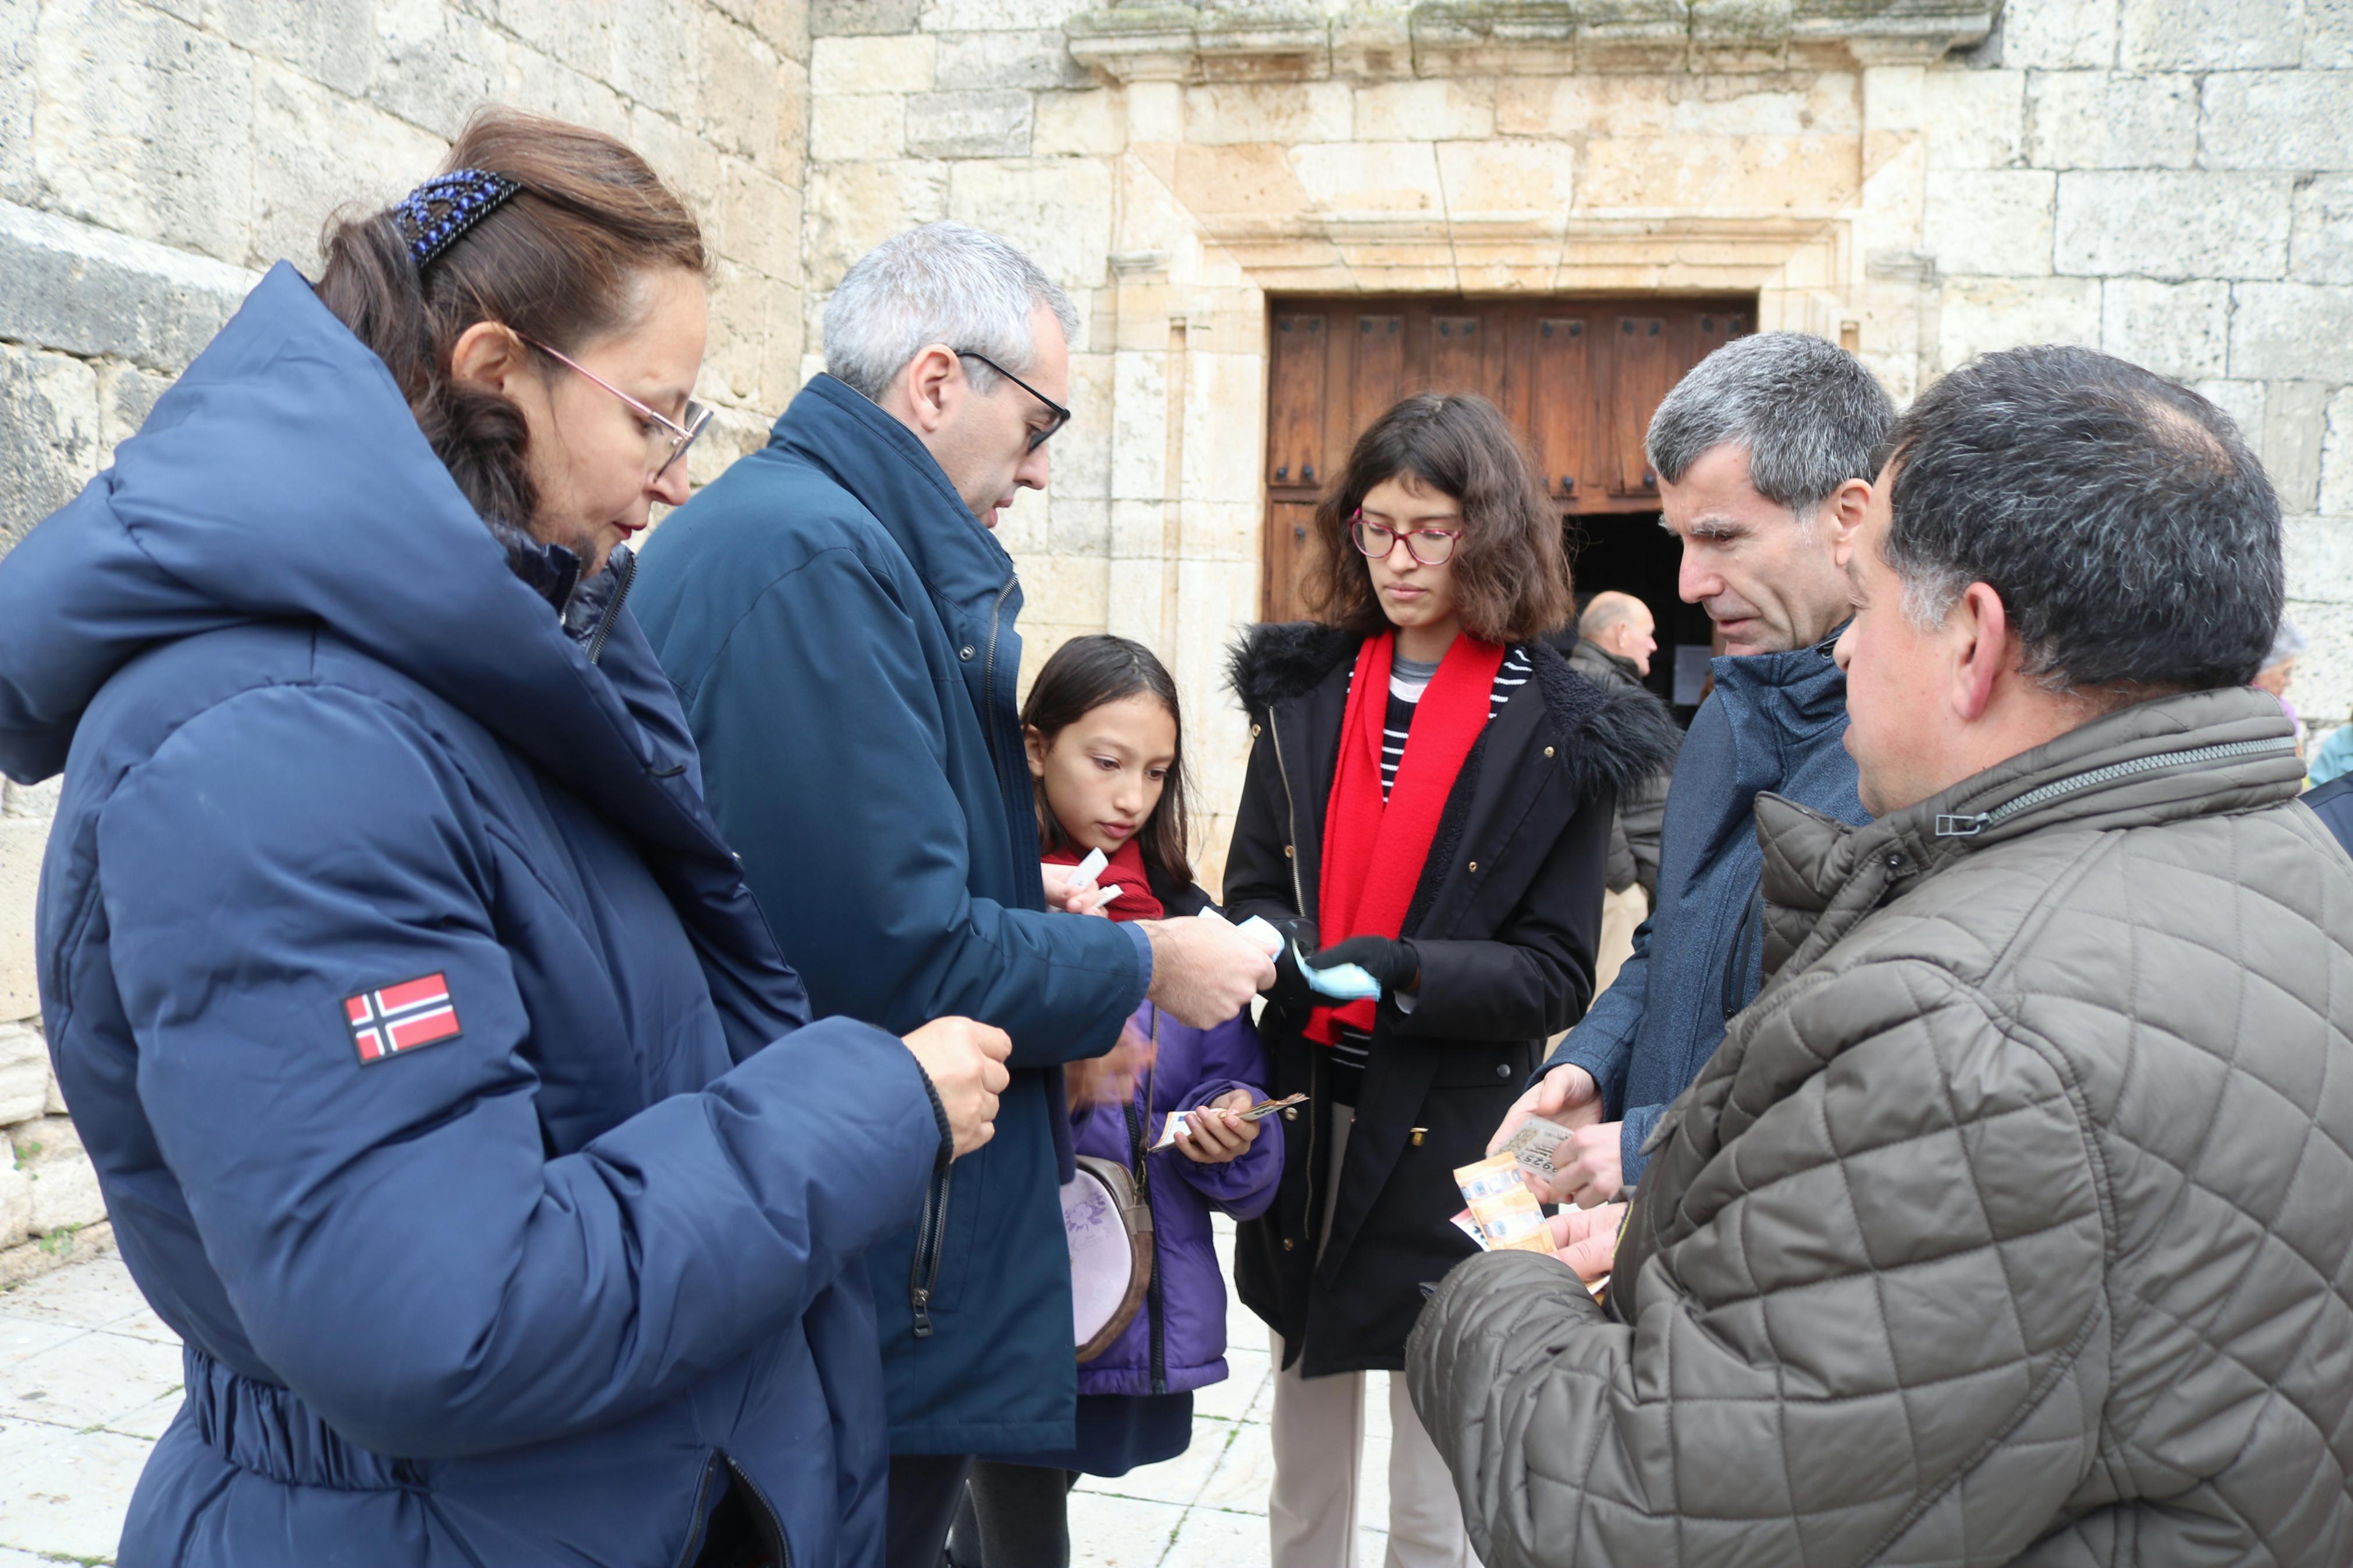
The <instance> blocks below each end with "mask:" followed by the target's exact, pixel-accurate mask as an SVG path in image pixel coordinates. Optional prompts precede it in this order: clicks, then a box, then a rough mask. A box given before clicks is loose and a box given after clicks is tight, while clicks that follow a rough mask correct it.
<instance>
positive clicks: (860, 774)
mask: <svg viewBox="0 0 2353 1568" xmlns="http://www.w3.org/2000/svg"><path fill="white" fill-rule="evenodd" d="M1077 324H1078V319H1077V314H1076V312H1075V311H1074V310H1072V309H1071V303H1070V300H1069V299H1068V298H1067V297H1066V296H1065V295H1064V294H1063V293H1062V291H1061V289H1059V288H1057V287H1056V286H1055V285H1054V284H1053V283H1052V282H1051V281H1050V279H1047V278H1046V276H1045V275H1044V274H1043V273H1042V272H1040V271H1039V269H1038V268H1037V267H1036V265H1035V264H1034V263H1033V262H1031V261H1030V260H1029V258H1027V257H1024V256H1023V255H1022V254H1021V253H1020V252H1019V251H1018V250H1016V249H1014V248H1013V247H1011V246H1009V245H1008V244H1007V243H1006V242H1005V241H1003V240H1002V239H1000V238H998V237H996V236H994V235H990V234H987V233H985V232H984V231H982V230H979V229H975V228H970V227H967V226H964V225H961V224H934V225H930V226H926V227H924V228H920V229H915V230H911V231H909V232H908V233H905V234H902V235H900V236H898V237H895V238H892V239H891V240H888V241H885V242H884V243H883V244H882V245H881V246H880V247H876V249H875V250H874V251H872V252H871V253H870V254H869V255H867V256H866V257H865V258H861V259H860V261H859V262H858V263H857V264H856V265H855V266H854V267H852V268H850V269H849V272H848V273H847V274H846V275H845V276H844V277H843V279H842V280H841V283H840V285H839V287H838V288H837V289H835V291H834V294H833V298H832V299H831V300H830V301H829V302H828V305H827V309H826V318H825V336H826V357H827V360H828V363H829V364H830V365H831V366H832V374H825V375H819V376H818V377H817V378H816V379H815V380H813V381H811V382H810V383H809V384H808V385H807V387H805V388H804V389H803V390H802V392H801V394H800V395H799V396H798V397H797V398H796V399H795V400H794V402H793V405H792V406H791V407H790V408H789V409H787V410H786V413H785V415H784V416H783V417H782V418H781V419H779V420H778V421H777V422H776V430H775V433H774V435H773V437H772V438H771V439H770V442H769V444H768V446H767V447H765V449H764V450H762V451H759V452H756V453H754V454H753V455H752V456H750V457H748V458H744V459H743V460H742V461H741V462H739V463H737V464H736V465H735V466H734V467H733V468H730V469H729V470H728V471H727V473H726V474H725V475H723V477H722V478H721V479H719V480H718V481H717V482H715V483H713V484H712V485H711V486H710V487H709V488H708V489H705V490H703V491H702V494H701V495H699V496H697V497H696V498H695V500H693V501H692V502H691V503H690V504H689V505H687V506H686V507H684V508H683V509H681V510H680V512H679V513H678V515H677V516H675V517H673V518H671V519H670V520H669V521H666V522H665V523H663V525H662V526H661V528H660V529H659V531H658V534H657V536H656V538H655V539H654V540H653V541H652V542H650V543H649V546H648V549H647V553H646V557H645V563H644V567H643V570H642V572H641V573H640V577H641V578H642V581H641V583H640V584H639V590H640V591H639V594H638V614H639V615H640V616H642V617H643V619H644V622H645V626H646V630H647V633H648V635H649V637H651V639H652V641H653V644H654V647H655V649H656V650H657V652H658V653H659V656H660V658H661V661H662V665H663V668H665V669H667V670H668V671H669V673H670V679H671V681H672V682H673V683H674V684H675V685H676V686H677V688H678V691H679V694H680V697H681V700H683V702H684V705H685V708H686V712H687V718H688V721H689V722H690V724H691V726H692V728H693V731H694V737H695V741H696V742H697V744H698V745H699V746H700V747H701V749H702V760H703V776H704V782H705V787H706V788H707V790H708V791H709V794H710V798H711V804H712V810H713V811H714V812H716V813H717V815H718V817H719V820H720V823H721V825H722V826H723V827H724V828H725V829H726V832H727V837H728V839H729V841H730V842H731V843H733V845H734V846H735V847H737V849H738V850H740V852H741V853H742V854H743V857H744V870H745V874H746V875H747V876H748V877H749V879H750V880H751V884H752V889H753V891H754V893H755V894H756V895H757V896H758V897H759V900H760V902H761V905H762V907H763V908H764V909H765V910H766V912H767V916H768V919H769V921H770V922H771V923H773V924H774V925H775V926H776V930H777V932H778V934H779V936H780V937H781V938H782V939H783V941H784V942H785V943H786V946H787V947H788V948H789V949H790V950H791V952H793V955H794V958H795V961H796V963H798V965H799V966H800V968H801V971H802V973H804V974H805V975H806V976H807V983H808V987H809V994H810V999H811V1001H812V1002H813V1004H814V1005H815V1006H816V1009H817V1011H818V1013H819V1014H821V1015H823V1014H847V1015H849V1016H852V1017H857V1018H862V1019H865V1020H867V1021H869V1022H871V1023H875V1024H879V1025H881V1026H883V1027H885V1028H890V1027H893V1026H895V1021H896V1020H901V1019H913V1018H927V1017H931V1016H934V1015H935V1014H937V1013H939V1012H941V1011H942V1010H947V1011H952V1012H955V1013H958V1014H962V1015H966V1016H972V1017H975V1018H977V1019H979V1020H981V1021H982V1022H984V1023H989V1024H994V1025H997V1026H999V1027H1001V1028H1003V1029H1004V1030H1006V1031H1007V1032H1008V1034H1010V1035H1011V1036H1012V1037H1013V1055H1012V1057H1011V1058H1010V1065H1011V1067H1012V1068H1014V1069H1015V1070H1014V1073H1013V1081H1012V1084H1011V1086H1010V1087H1009V1088H1008V1089H1006V1091H1005V1094H1004V1096H1003V1100H1002V1103H1001V1105H1000V1108H999V1110H998V1114H997V1136H996V1139H995V1141H994V1142H991V1143H990V1144H989V1145H988V1146H987V1148H986V1149H984V1150H983V1151H981V1152H980V1153H978V1154H977V1155H975V1156H973V1157H971V1158H969V1159H967V1160H966V1161H965V1162H963V1163H962V1164H961V1165H959V1166H958V1167H957V1171H956V1179H955V1181H953V1182H951V1181H950V1180H949V1179H948V1173H947V1172H946V1171H945V1170H943V1171H942V1173H941V1174H940V1178H939V1180H938V1181H937V1182H935V1183H934V1186H933V1189H932V1191H931V1192H930V1193H929V1194H928V1195H927V1200H926V1202H925V1205H924V1207H923V1214H922V1216H921V1218H920V1220H919V1222H918V1223H917V1224H916V1225H914V1226H910V1227H908V1228H905V1229H903V1230H902V1231H900V1232H899V1233H898V1234H897V1235H896V1236H894V1237H891V1238H890V1239H888V1240H886V1241H885V1242H883V1243H882V1244H881V1245H880V1246H878V1247H875V1249H874V1250H873V1252H872V1253H871V1254H870V1256H869V1258H868V1263H869V1267H870V1271H871V1276H872V1279H873V1281H874V1294H875V1301H876V1306H877V1309H878V1310H879V1312H880V1314H881V1334H882V1361H883V1372H884V1376H885V1379H886V1383H887V1385H888V1389H889V1396H890V1410H891V1444H892V1455H893V1458H892V1467H891V1485H892V1540H891V1562H892V1563H893V1564H894V1568H895V1565H898V1564H907V1565H911V1568H913V1565H920V1568H936V1565H937V1563H938V1562H939V1557H940V1551H941V1547H942V1543H943V1542H944V1541H945V1539H946V1536H947V1531H948V1527H949V1525H950V1523H951V1522H952V1521H953V1518H954V1511H955V1503H956V1500H957V1499H958V1497H959V1495H960V1494H961V1491H962V1488H963V1481H964V1477H965V1470H966V1469H967V1468H968V1467H969V1464H970V1460H971V1458H972V1457H973V1456H975V1455H980V1454H1023V1453H1038V1452H1042V1451H1046V1450H1050V1449H1058V1448H1067V1447H1070V1446H1071V1441H1072V1421H1073V1415H1074V1412H1075V1409H1076V1397H1077V1394H1076V1375H1075V1374H1076V1363H1075V1359H1074V1355H1073V1345H1072V1342H1071V1286H1070V1267H1069V1263H1068V1253H1067V1249H1066V1245H1065V1242H1064V1237H1063V1231H1062V1225H1061V1219H1060V1205H1059V1203H1058V1202H1057V1200H1056V1193H1057V1190H1058V1188H1059V1187H1060V1184H1061V1183H1062V1182H1064V1181H1066V1180H1068V1179H1069V1178H1070V1175H1071V1169H1072V1166H1071V1133H1070V1121H1069V1117H1068V1115H1067V1114H1066V1111H1065V1108H1064V1104H1063V1098H1062V1071H1061V1068H1062V1064H1063V1063H1065V1062H1067V1061H1071V1060H1074V1059H1077V1058H1085V1057H1092V1056H1097V1055H1100V1054H1102V1053H1103V1051H1105V1050H1107V1049H1109V1048H1110V1047H1112V1046H1113V1044H1114V1042H1115V1041H1116V1040H1117V1038H1118V1036H1119V1030H1120V1026H1121V1024H1122V1022H1123V1021H1124V1020H1125V1019H1126V1017H1127V1016H1128V1015H1129V1014H1131V1013H1132V1012H1134V1010H1135V1007H1136V1005H1137V1004H1138V1003H1139V1002H1141V1001H1142V1000H1143V999H1144V998H1145V995H1146V994H1150V995H1151V997H1152V998H1153V1000H1155V1002H1158V1003H1159V1004H1160V1005H1162V1006H1163V1007H1164V1008H1166V1010H1167V1011H1168V1012H1170V1013H1171V1014H1173V1015H1175V1016H1177V1017H1178V1018H1180V1019H1181V1020H1183V1021H1184V1022H1186V1023H1188V1024H1194V1025H1197V1026H1202V1027H1207V1026H1212V1025H1215V1024H1218V1023H1221V1022H1223V1021H1224V1020H1225V1019H1227V1018H1229V1017H1231V1016H1233V1015H1234V1014H1235V1013H1237V1012H1239V1011H1240V1009H1241V1008H1242V1007H1243V1006H1245V1005H1248V1003H1249V1000H1250V996H1251V995H1252V994H1254V992H1255V991H1256V989H1257V988H1258V986H1259V985H1260V984H1271V983H1272V980H1273V972H1272V970H1271V967H1270V966H1269V965H1268V963H1267V962H1266V960H1265V957H1264V956H1263V954H1261V952H1259V951H1258V950H1257V949H1256V948H1255V947H1253V946H1252V945H1251V944H1250V942H1248V941H1247V940H1245V939H1243V938H1241V937H1240V936H1239V935H1238V934H1237V933H1236V932H1235V931H1233V930H1232V928H1230V927H1228V926H1226V925H1225V924H1224V922H1222V921H1204V920H1198V919H1195V920H1176V921H1165V922H1157V923H1155V922H1134V923H1130V924H1125V925H1113V924H1112V923H1110V922H1109V921H1103V920H1091V919H1085V918H1082V917H1080V916H1078V915H1075V914H1071V913H1066V912H1060V911H1059V910H1057V911H1050V910H1048V909H1047V907H1046V903H1047V900H1046V896H1045V892H1046V889H1045V886H1044V883H1043V880H1042V878H1041V871H1040V866H1039V848H1038V836H1037V820H1036V813H1035V809H1034V807H1033V805H1032V802H1031V793H1030V791H1031V785H1030V780H1029V764H1028V762H1027V758H1026V753H1025V752H1024V750H1023V747H1022V743H1021V731H1020V726H1019V722H1018V709H1017V706H1016V702H1015V693H1014V681H1015V676H1016V673H1017V672H1018V669H1019V668H1020V663H1021V644H1020V639H1019V637H1018V636H1016V634H1015V632H1014V629H1013V622H1014V618H1015V616H1017V615H1018V613H1019V611H1020V608H1021V589H1020V584H1019V583H1018V580H1017V578H1016V577H1015V575H1014V569H1013V562H1012V560H1011V558H1010V557H1009V556H1008V555H1007V554H1006V552H1005V550H1004V548H1003V547H1002V546H1001V545H1000V544H998V542H997V539H996V537H995V535H994V534H992V533H991V532H990V529H991V528H992V527H993V526H994V525H995V523H996V520H997V512H998V511H1000V510H1003V509H1004V508H1005V507H1007V506H1009V505H1011V504H1012V502H1013V499H1014V496H1015V493H1016V492H1017V490H1018V489H1023V488H1028V489H1042V488H1043V487H1044V485H1045V483H1046V478H1047V448H1046V440H1047V438H1048V437H1050V436H1051V435H1052V434H1053V433H1054V432H1055V431H1056V430H1057V429H1059V428H1060V426H1061V425H1062V424H1063V422H1064V421H1065V420H1066V419H1067V418H1068V417H1069V410H1068V409H1067V408H1066V407H1064V406H1063V404H1062V401H1061V400H1062V399H1063V398H1064V397H1066V396H1067V395H1068V391H1067V388H1068V385H1069V363H1070V356H1069V348H1068V339H1067V334H1068V333H1069V332H1071V331H1074V330H1076V327H1077Z"/></svg>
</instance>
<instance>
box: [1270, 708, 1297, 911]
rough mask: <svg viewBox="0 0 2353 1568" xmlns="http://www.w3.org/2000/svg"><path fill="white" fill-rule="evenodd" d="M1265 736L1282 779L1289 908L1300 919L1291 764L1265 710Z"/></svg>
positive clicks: (1295, 805) (1295, 810) (1278, 733)
mask: <svg viewBox="0 0 2353 1568" xmlns="http://www.w3.org/2000/svg"><path fill="white" fill-rule="evenodd" d="M1266 736H1267V739H1268V740H1270V741H1272V742H1274V771H1275V773H1277V774H1279V775H1280V776H1281V777H1282V810H1283V826H1286V827H1288V828H1290V829H1291V843H1290V845H1289V846H1288V847H1289V848H1290V850H1291V853H1290V855H1289V856H1287V857H1285V858H1287V859H1289V860H1290V862H1291V906H1292V908H1293V909H1295V910H1298V911H1299V913H1300V916H1301V918H1303V919H1304V918H1305V916H1306V914H1307V894H1306V893H1305V892H1304V891H1303V887H1302V884H1301V882H1300V880H1299V801H1298V799H1297V797H1295V796H1294V795H1293V794H1292V793H1291V764H1290V763H1286V762H1284V761H1283V760H1282V731H1280V730H1278V729H1276V728H1275V724H1274V710H1273V709H1272V708H1269V709H1268V710H1266Z"/></svg>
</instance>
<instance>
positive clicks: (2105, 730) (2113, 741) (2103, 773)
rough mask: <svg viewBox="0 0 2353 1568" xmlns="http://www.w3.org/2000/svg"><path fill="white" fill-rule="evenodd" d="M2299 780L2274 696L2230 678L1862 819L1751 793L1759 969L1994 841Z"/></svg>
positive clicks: (2207, 811)
mask: <svg viewBox="0 0 2353 1568" xmlns="http://www.w3.org/2000/svg"><path fill="white" fill-rule="evenodd" d="M2303 782H2304V774H2303V764H2302V763H2300V762H2299V761H2298V760H2297V758H2296V755H2295V731H2294V729H2293V727H2292V726H2291V724H2290V722H2289V721H2288V720H2287V718H2286V716H2285V715H2284V714H2283V713H2282V712H2281V711H2280V707H2279V704H2278V703H2277V702H2276V701H2274V700H2273V699H2272V698H2271V697H2270V696H2269V695H2268V694H2266V693H2264V692H2262V691H2259V690H2255V689H2253V688H2249V687H2229V688H2224V689H2219V690H2211V691H2193V692H2187V693H2183V694H2181V695H2179V696H2173V697H2164V698H2158V699H2157V700H2152V701H2148V702H2141V703H2137V704H2135V705H2134V706H2132V707H2129V708H2125V709H2122V710H2118V711H2116V712H2114V713H2109V714H2105V715H2103V716H2102V717H2100V718H2098V719H2094V720H2093V721H2091V722H2090V723H2088V724H2084V725H2081V726H2079V727H2078V728H2076V729H2073V730H2071V731H2068V732H2067V733H2065V734H2063V735H2061V736H2059V737H2058V738H2057V739H2055V740H2052V741H2050V742H2045V743H2044V744H2042V745H2040V746H2037V747H2035V748H2034V749H2033V750H2031V751H2028V752H2020V753H2019V754H2018V755H2017V756H2015V757H2012V758H2010V760H2009V761H2007V762H2004V763H1997V764H1996V765H1994V766H1993V767H1990V768H1988V769H1986V770H1985V771H1983V772H1982V773H1976V774H1973V775H1971V776H1970V777H1968V778H1966V779H1964V780H1962V781H1961V782H1960V783H1958V784H1955V785H1953V786H1952V787H1951V788H1949V789H1947V790H1945V791H1944V792H1943V793H1941V794H1939V795H1932V796H1930V797H1929V798H1928V799H1926V800H1924V801H1921V802H1920V803H1918V804H1917V805H1911V806H1907V807H1905V808H1904V809H1903V810H1901V811H1896V812H1891V813H1889V814H1888V815H1887V816H1883V817H1881V818H1879V819H1877V820H1876V821H1873V822H1872V823H1870V824H1868V825H1866V826H1861V827H1854V826H1848V825H1847V824H1846V823H1843V822H1841V821H1839V820H1837V819H1836V818H1834V817H1831V816H1824V815H1823V814H1822V813H1820V812H1818V811H1814V810H1811V809H1810V808H1809V807H1806V806H1802V805H1798V804H1797V803H1796V802H1794V801H1790V800H1785V799H1783V798H1782V797H1781V796H1779V795H1759V796H1758V797H1757V844H1758V847H1760V848H1761V849H1762V850H1763V851H1764V856H1765V866H1764V893H1765V900H1766V937H1765V972H1766V974H1767V979H1768V982H1769V981H1770V980H1772V979H1774V978H1776V977H1778V976H1779V975H1782V974H1784V973H1790V974H1794V973H1797V972H1799V971H1800V970H1802V969H1804V968H1805V967H1806V966H1807V965H1808V964H1809V963H1811V962H1812V961H1813V960H1814V959H1815V958H1817V957H1819V956H1820V954H1821V953H1822V952H1826V951H1827V950H1828V949H1829V948H1830V947H1831V944H1832V943H1834V942H1837V941H1838V939H1839V938H1840V937H1841V936H1843V935H1845V934H1846V933H1847V932H1848V931H1851V930H1852V929H1853V927H1854V925H1855V922H1856V921H1860V920H1862V917H1863V916H1865V915H1867V914H1869V913H1870V912H1871V911H1872V910H1875V909H1877V908H1878V907H1879V906H1880V905H1881V904H1883V903H1884V902H1886V901H1887V900H1889V899H1891V898H1893V897H1894V896H1896V895H1897V894H1898V893H1900V892H1902V891H1904V890H1905V889H1908V888H1911V887H1913V886H1915V885H1916V884H1917V883H1918V881H1919V880H1920V879H1922V878H1925V877H1929V876H1933V875H1935V874H1936V872H1938V871H1941V870H1943V869H1945V868H1947V867H1949V866H1951V865H1953V864H1954V863H1956V862H1957V861H1959V860H1961V859H1963V858H1966V857H1968V856H1969V855H1972V854H1975V853H1977V852H1978V851H1979V850H1982V849H1986V848H1989V847H1992V846H1994V845H1998V844H2007V843H2009V842H2010V841H2011V840H2012V839H2016V838H2022V837H2027V836H2028V835H2030V834H2036V833H2044V832H2049V831H2052V830H2054V829H2062V828H2072V829H2088V830H2094V831H2097V830H2102V829H2109V828H2124V827H2145V826H2153V825H2156V824H2158V823H2165V822H2178V821H2186V820H2188V819H2189V818H2191V817H2197V816H2213V815H2218V814H2221V813H2224V812H2232V811H2245V810H2251V809H2253V808H2255V807H2258V806H2265V805H2274V804H2276V803H2278V802H2280V801H2284V800H2292V799H2294V798H2295V795H2296V794H2297V792H2298V791H2299V790H2300V789H2301V788H2302V786H2303Z"/></svg>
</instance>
